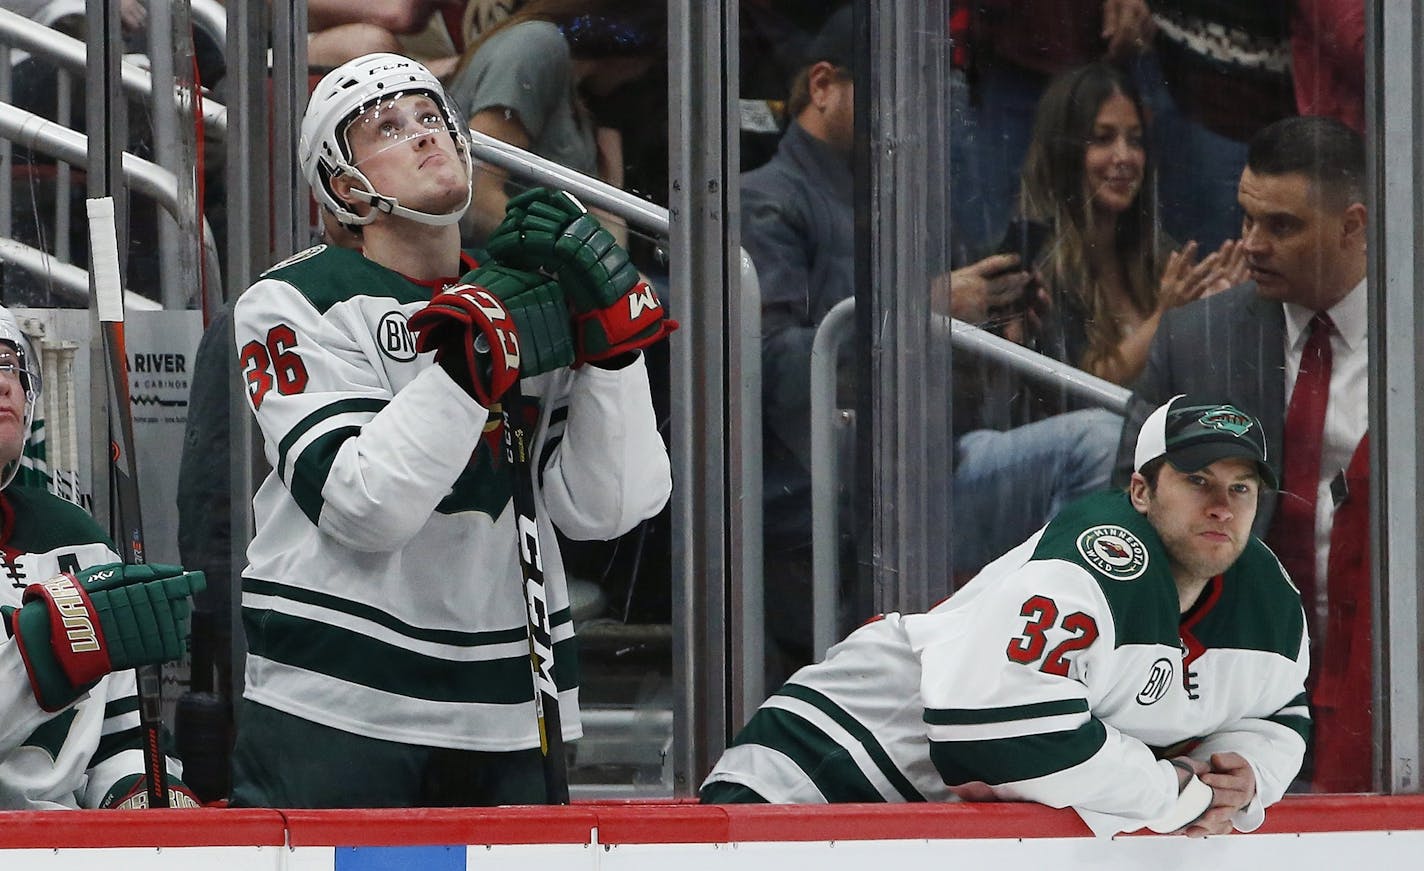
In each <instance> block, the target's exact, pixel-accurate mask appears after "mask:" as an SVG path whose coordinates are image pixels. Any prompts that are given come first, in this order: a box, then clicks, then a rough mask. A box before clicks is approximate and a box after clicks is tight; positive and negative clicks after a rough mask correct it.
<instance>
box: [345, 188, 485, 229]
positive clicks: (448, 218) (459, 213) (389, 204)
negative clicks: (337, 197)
mask: <svg viewBox="0 0 1424 871" xmlns="http://www.w3.org/2000/svg"><path fill="white" fill-rule="evenodd" d="M472 193H473V192H472V191H470V190H469V189H468V188H467V189H466V192H465V202H463V203H462V204H461V205H460V207H459V208H457V209H455V210H454V211H453V212H446V213H445V214H443V215H439V214H434V213H431V212H422V211H419V210H417V209H410V208H407V207H405V206H403V205H401V204H400V200H398V199H396V198H395V197H388V196H386V195H384V194H378V193H372V192H371V191H363V190H361V189H360V188H352V189H351V196H353V197H355V198H356V199H358V200H360V201H361V202H363V203H366V204H368V205H370V206H371V208H373V209H375V210H376V211H378V212H385V213H386V214H388V215H395V216H396V217H398V218H407V219H409V220H412V221H415V222H416V223H417V224H425V225H426V226H430V227H448V226H449V225H451V224H454V223H458V222H459V220H460V218H462V217H464V215H465V210H466V209H468V208H469V207H470V198H471V195H472Z"/></svg>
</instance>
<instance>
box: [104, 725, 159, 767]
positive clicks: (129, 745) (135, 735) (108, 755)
mask: <svg viewBox="0 0 1424 871" xmlns="http://www.w3.org/2000/svg"><path fill="white" fill-rule="evenodd" d="M163 737H164V740H165V741H166V739H167V732H166V730H165V732H164V735H163ZM141 747H143V741H142V739H141V737H140V732H139V728H138V726H134V727H133V728H132V729H124V730H122V731H119V732H111V733H109V734H108V735H104V736H101V737H100V738H99V746H98V747H97V748H95V750H94V755H93V757H91V758H90V761H89V764H90V765H97V764H98V763H100V762H103V761H104V760H106V759H112V758H113V757H115V756H117V755H119V754H120V753H122V752H124V751H125V750H138V749H140V748H141Z"/></svg>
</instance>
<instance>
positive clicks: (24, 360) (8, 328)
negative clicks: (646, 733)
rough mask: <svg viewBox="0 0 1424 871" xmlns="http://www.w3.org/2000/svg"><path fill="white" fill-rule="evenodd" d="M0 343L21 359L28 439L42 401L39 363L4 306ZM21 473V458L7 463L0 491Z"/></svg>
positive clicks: (0, 477)
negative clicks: (8, 347) (36, 411)
mask: <svg viewBox="0 0 1424 871" xmlns="http://www.w3.org/2000/svg"><path fill="white" fill-rule="evenodd" d="M0 343H3V344H6V345H9V346H10V347H12V348H14V349H15V354H16V355H17V356H18V357H19V366H20V371H19V375H20V386H21V387H23V388H24V390H25V429H24V432H25V436H26V438H28V436H29V432H30V424H32V423H33V422H34V419H35V406H36V405H38V404H39V401H40V372H39V361H38V359H37V358H36V357H35V351H34V347H33V346H32V345H31V344H30V338H29V336H26V335H25V334H24V332H23V331H21V330H20V323H19V321H16V320H15V316H14V315H13V314H11V313H10V310H9V309H7V308H5V307H4V306H0ZM19 471H20V460H19V458H16V459H13V460H11V461H9V462H8V463H6V464H5V467H4V469H0V489H4V488H5V487H7V486H8V485H9V484H10V482H11V481H13V480H14V479H15V474H16V473H17V472H19Z"/></svg>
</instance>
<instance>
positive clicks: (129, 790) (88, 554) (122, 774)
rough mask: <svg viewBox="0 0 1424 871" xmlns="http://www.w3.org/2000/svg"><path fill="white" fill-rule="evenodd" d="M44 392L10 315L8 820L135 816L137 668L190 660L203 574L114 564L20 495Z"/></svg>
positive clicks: (100, 539) (4, 342) (141, 788)
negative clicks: (41, 812) (61, 813)
mask: <svg viewBox="0 0 1424 871" xmlns="http://www.w3.org/2000/svg"><path fill="white" fill-rule="evenodd" d="M39 393H40V376H39V373H38V370H37V367H35V366H34V355H33V351H32V349H31V346H30V343H29V340H28V339H27V338H26V337H25V335H24V334H23V333H21V332H20V328H19V325H18V324H17V323H16V322H15V317H14V315H12V314H11V313H10V312H9V311H7V310H5V309H4V308H3V307H0V466H3V471H0V488H3V489H0V563H3V565H2V566H0V571H3V579H0V629H3V631H0V809H3V810H26V809H30V810H38V809H45V808H77V807H84V808H100V807H125V806H137V805H140V804H141V803H142V802H143V801H144V800H145V798H146V796H145V780H144V777H143V770H144V769H143V751H142V749H141V746H140V743H139V715H138V701H137V697H136V690H135V683H134V674H133V671H132V668H133V667H134V666H136V665H148V664H153V663H159V662H166V661H168V660H173V659H177V658H178V657H180V656H181V655H182V653H183V645H184V642H185V641H186V640H187V636H188V614H189V610H190V603H189V599H188V597H189V596H190V595H191V594H193V593H195V592H197V591H199V590H201V589H202V588H203V575H202V573H201V572H184V571H183V570H182V569H180V568H178V567H177V566H158V565H149V566H127V567H125V566H122V565H119V564H116V563H115V562H114V560H117V559H118V555H117V554H116V553H114V550H113V548H112V547H111V546H110V544H109V542H108V541H107V537H106V536H105V535H104V532H103V530H101V529H100V528H99V526H98V524H96V523H95V522H94V520H93V519H92V518H91V517H89V515H88V514H86V513H84V510H83V509H81V508H80V507H79V506H77V505H73V504H71V503H69V502H65V501H64V500H62V499H60V498H58V497H56V496H52V495H50V494H49V493H48V492H45V491H44V490H40V489H36V488H33V487H24V486H20V485H18V484H14V483H13V479H14V477H15V473H16V471H17V470H18V468H19V464H20V454H21V451H22V450H23V448H24V444H25V437H26V435H27V434H28V433H29V431H30V422H31V419H32V418H33V415H34V409H35V403H36V402H37V401H38V400H39ZM145 627H147V628H145ZM181 772H182V769H181V767H180V766H178V764H177V763H176V762H174V761H172V760H170V761H169V774H170V781H169V799H170V804H171V805H172V806H173V807H181V806H192V805H194V804H196V800H195V799H194V798H193V796H192V793H191V792H189V790H188V789H187V787H186V786H184V785H183V783H182V781H180V780H179V779H178V777H179V775H180V774H181Z"/></svg>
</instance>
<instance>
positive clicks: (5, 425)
mask: <svg viewBox="0 0 1424 871" xmlns="http://www.w3.org/2000/svg"><path fill="white" fill-rule="evenodd" d="M19 363H20V358H19V354H17V353H16V352H15V349H14V348H13V347H11V346H10V344H9V343H8V342H0V466H3V465H5V464H6V463H9V462H11V461H13V460H17V459H19V457H20V452H21V451H23V450H24V448H25V436H26V435H27V433H26V432H25V388H24V385H23V384H22V383H21V381H20V372H19V368H18V367H19Z"/></svg>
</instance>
